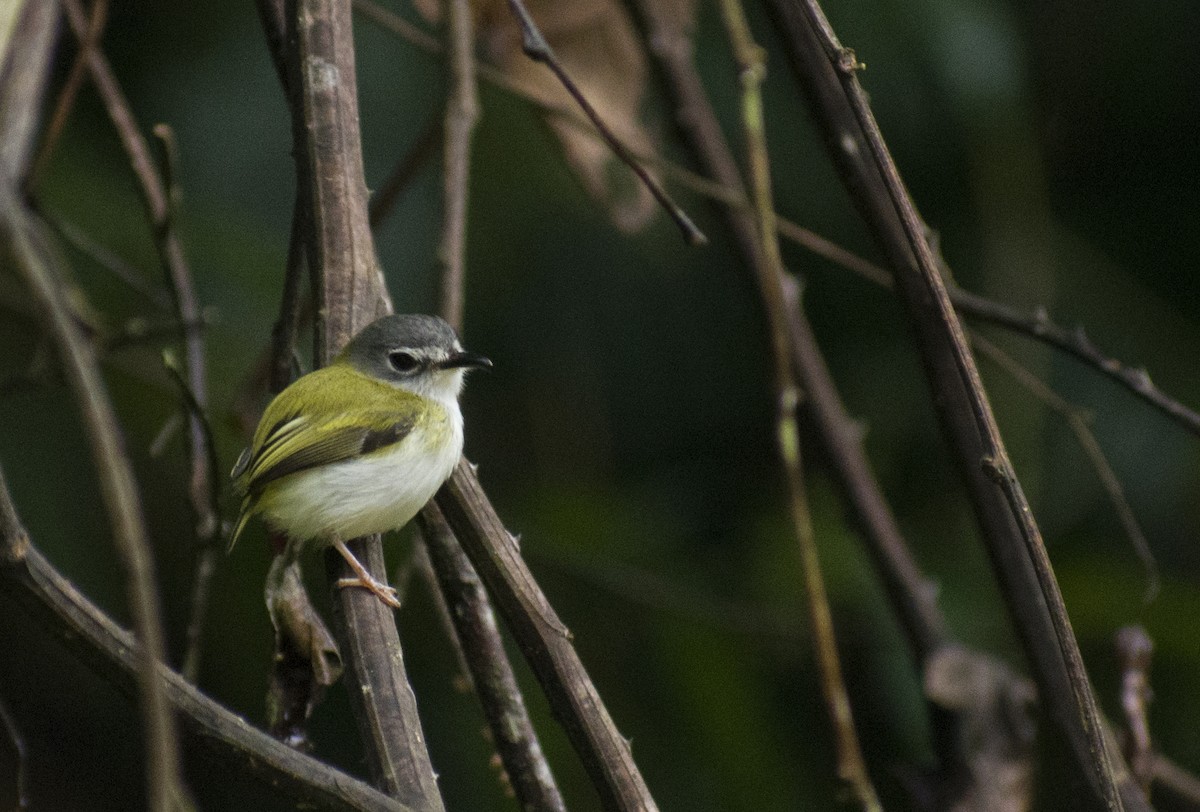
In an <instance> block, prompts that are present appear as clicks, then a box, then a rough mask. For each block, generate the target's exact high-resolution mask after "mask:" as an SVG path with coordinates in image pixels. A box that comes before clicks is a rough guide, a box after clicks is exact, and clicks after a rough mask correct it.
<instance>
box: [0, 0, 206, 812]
mask: <svg viewBox="0 0 1200 812" xmlns="http://www.w3.org/2000/svg"><path fill="white" fill-rule="evenodd" d="M57 18H58V9H57V8H56V7H55V6H54V5H53V4H50V3H39V2H36V1H34V2H28V3H27V4H26V6H25V9H24V12H23V13H22V16H21V19H20V21H19V23H18V25H19V26H22V29H21V30H20V31H19V32H18V35H17V36H16V37H15V38H14V48H13V50H12V51H10V53H9V54H8V55H7V56H8V58H9V60H10V61H9V63H8V69H7V70H5V71H3V72H2V75H3V76H4V80H5V84H4V87H2V88H0V119H2V120H0V144H4V145H5V150H4V153H3V155H2V158H3V160H2V161H0V243H2V244H3V245H5V246H7V248H8V250H9V251H10V253H11V256H12V257H13V259H14V260H15V262H16V265H17V267H18V269H19V273H20V274H21V275H22V276H23V278H24V280H25V282H26V284H27V286H28V288H29V292H30V294H31V295H32V298H33V299H34V301H35V303H36V307H37V309H38V311H39V315H40V316H41V319H42V321H43V323H44V324H45V327H46V330H47V332H48V333H49V335H50V336H51V338H52V340H53V343H54V345H55V346H56V348H57V350H58V354H59V358H60V361H61V363H62V365H63V367H64V372H65V374H66V378H67V380H68V383H69V384H70V386H71V389H72V390H73V393H74V397H75V400H76V402H77V403H78V406H79V408H80V411H81V412H82V415H83V419H84V425H85V427H86V431H87V435H88V443H89V446H90V449H91V453H92V458H93V462H94V464H95V467H96V471H97V475H98V478H99V482H100V490H101V496H102V498H103V500H104V505H105V508H106V511H107V513H108V517H109V522H110V525H111V529H112V534H113V539H114V541H115V543H116V546H117V551H118V553H119V555H120V558H121V563H122V566H123V569H124V570H125V578H126V588H127V590H128V600H129V604H130V612H131V614H132V616H133V618H134V625H135V628H136V629H137V633H138V638H139V640H140V641H141V643H142V645H141V646H140V647H139V649H138V650H139V652H140V654H139V674H140V682H141V700H142V718H143V724H144V725H145V728H144V729H145V735H146V739H147V742H146V752H147V757H146V758H147V770H146V781H147V804H148V805H149V807H150V808H151V809H153V810H165V809H171V808H180V807H187V806H189V805H190V802H189V801H188V799H187V793H186V790H185V789H184V787H183V781H182V775H181V771H180V767H179V743H178V739H177V736H176V731H175V722H174V719H173V718H172V714H171V711H170V708H169V707H168V704H167V701H166V698H165V695H164V689H163V686H162V684H161V682H160V680H159V679H158V671H157V668H158V663H160V662H163V660H164V643H163V630H162V620H161V614H160V610H159V600H158V594H157V592H156V591H155V577H154V560H153V557H152V555H151V552H150V544H149V540H148V539H147V536H146V529H145V525H144V523H143V521H142V515H141V506H140V503H139V498H138V492H137V484H136V482H135V480H134V477H133V470H132V467H131V465H130V462H129V459H128V457H126V455H125V449H124V444H123V440H122V438H121V431H120V426H119V424H118V423H117V419H116V415H115V414H114V413H113V409H112V404H111V403H110V402H109V400H108V396H107V393H106V392H105V389H104V382H103V379H102V377H101V375H100V368H99V364H98V362H97V360H96V357H95V355H94V353H93V352H92V348H91V346H90V344H89V343H88V341H87V339H86V338H85V337H84V336H83V335H81V334H80V330H79V327H78V325H77V324H76V322H75V320H74V318H73V316H72V314H71V310H70V307H69V305H68V303H67V302H66V300H65V294H64V278H63V276H64V275H63V272H62V271H61V268H62V264H63V263H62V260H61V257H60V256H59V255H58V254H57V253H56V252H55V249H54V248H53V246H52V244H51V242H50V235H49V234H48V233H47V230H46V229H45V227H44V225H43V224H41V223H40V222H39V221H37V220H36V218H35V217H34V216H33V215H32V213H31V212H30V211H29V210H28V209H27V208H25V207H24V206H23V205H22V203H21V202H20V185H21V178H20V173H21V172H22V171H24V168H25V165H26V164H25V157H26V155H27V154H28V151H29V149H30V145H31V143H32V133H33V126H32V125H33V122H35V121H36V116H37V110H38V109H39V106H40V101H41V95H42V91H43V89H44V86H45V84H44V83H45V77H46V70H47V68H48V67H49V57H50V46H51V44H52V42H53V33H54V29H55V24H56V22H57ZM82 27H83V21H82V18H81V28H82ZM93 59H94V57H93Z"/></svg>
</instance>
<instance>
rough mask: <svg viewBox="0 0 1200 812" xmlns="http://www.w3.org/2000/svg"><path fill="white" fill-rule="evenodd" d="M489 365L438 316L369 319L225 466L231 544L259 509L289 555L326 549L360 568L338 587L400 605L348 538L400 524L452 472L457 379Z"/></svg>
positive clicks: (459, 432)
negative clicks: (233, 517) (234, 502)
mask: <svg viewBox="0 0 1200 812" xmlns="http://www.w3.org/2000/svg"><path fill="white" fill-rule="evenodd" d="M491 365H492V362H491V361H489V360H488V359H487V358H484V357H483V356H482V355H476V354H475V353H470V352H466V351H464V350H463V348H462V345H461V344H460V343H459V340H458V336H456V335H455V333H454V330H453V329H452V328H451V327H450V325H449V324H447V323H446V322H444V321H442V320H441V319H439V318H437V317H435V316H422V315H397V316H384V317H383V318H381V319H379V320H378V321H375V322H372V323H371V324H369V325H367V326H366V327H364V328H363V329H362V331H361V332H360V333H359V334H358V335H356V336H355V337H354V338H353V339H352V340H351V341H350V343H349V344H347V345H346V348H345V349H344V350H343V351H342V353H341V354H340V355H338V357H337V358H336V359H334V361H333V363H331V364H330V365H329V366H327V367H324V368H322V369H318V370H315V371H313V372H310V373H308V374H307V375H304V376H302V377H300V378H298V379H296V381H294V382H293V383H292V384H291V385H290V386H288V387H287V388H286V389H284V390H283V391H282V392H280V393H279V394H278V395H276V396H275V399H274V400H272V401H271V403H270V404H269V405H268V406H267V409H266V411H265V412H264V413H263V416H262V419H261V420H260V421H259V423H258V428H257V429H256V430H255V432H254V439H253V441H252V442H251V443H250V446H249V447H248V448H246V450H245V451H243V452H242V455H241V456H240V457H239V458H238V461H237V464H236V465H234V467H233V472H232V473H231V474H230V476H231V477H232V478H233V481H234V488H235V489H236V490H237V491H238V493H240V494H241V496H242V507H241V512H240V513H239V515H238V519H237V524H236V525H235V526H234V531H233V537H232V538H231V539H230V541H229V549H230V550H232V549H233V545H234V544H235V543H236V542H237V539H238V536H240V535H241V533H242V530H244V529H245V527H246V523H247V522H248V521H249V520H250V517H251V516H253V515H255V514H258V515H260V516H262V518H263V519H264V521H265V522H266V523H267V525H268V526H269V527H270V528H271V529H273V530H275V531H277V532H280V533H284V534H286V535H287V538H288V541H287V546H286V548H285V550H284V553H283V560H284V561H285V562H286V563H290V562H291V561H293V560H294V559H295V558H296V557H298V556H299V554H300V553H301V552H302V551H303V550H305V549H314V548H321V547H327V546H330V545H332V546H333V547H334V548H335V549H336V550H337V551H338V552H339V553H341V554H342V556H343V557H344V558H345V559H346V561H347V562H348V563H349V564H350V566H351V568H352V569H353V570H354V573H355V576H356V577H354V578H343V579H342V580H340V581H339V582H338V586H342V587H346V586H357V587H363V588H365V589H369V590H370V591H371V592H373V593H375V594H376V595H377V596H378V597H379V599H380V600H382V601H383V602H384V603H386V604H388V605H389V606H393V607H399V605H400V602H399V600H398V599H397V598H396V590H394V589H393V588H392V587H390V586H388V585H387V584H386V583H381V582H380V581H378V580H376V579H375V578H373V577H372V576H371V574H370V573H369V572H367V570H366V568H365V567H363V565H362V564H361V563H360V562H359V561H358V559H356V558H355V557H354V554H353V553H351V552H350V550H349V549H347V547H346V545H345V541H346V540H347V539H353V538H358V537H359V536H367V535H371V534H374V533H383V532H385V531H387V530H393V529H396V528H399V527H402V526H404V525H405V524H407V523H408V521H409V520H410V519H412V517H413V516H415V515H416V514H417V511H419V510H420V509H421V508H422V507H424V506H425V503H426V502H428V501H429V500H430V498H432V497H433V494H434V493H435V492H436V491H437V489H438V488H439V487H441V485H442V483H443V482H445V481H446V479H447V478H449V476H450V473H451V472H452V471H453V470H454V466H455V465H457V464H458V459H459V457H460V456H461V455H462V448H463V418H462V412H461V411H460V410H459V407H458V395H459V392H461V391H462V386H463V376H464V375H465V373H466V371H467V370H468V369H471V368H477V367H490V366H491ZM273 570H274V567H273Z"/></svg>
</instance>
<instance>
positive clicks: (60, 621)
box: [0, 472, 409, 812]
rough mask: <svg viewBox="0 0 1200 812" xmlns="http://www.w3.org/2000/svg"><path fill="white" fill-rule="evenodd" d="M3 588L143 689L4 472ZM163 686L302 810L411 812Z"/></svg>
mask: <svg viewBox="0 0 1200 812" xmlns="http://www.w3.org/2000/svg"><path fill="white" fill-rule="evenodd" d="M0 591H3V592H5V593H6V594H7V595H9V596H11V597H12V598H13V600H14V601H15V602H16V603H17V604H18V605H19V606H20V607H21V608H22V609H23V610H24V612H26V613H27V614H28V617H29V620H30V621H31V622H32V623H33V624H35V625H36V626H37V627H39V628H42V629H45V630H46V632H47V633H48V635H49V636H50V637H51V638H52V639H54V640H55V641H57V643H58V644H60V645H62V646H63V647H64V648H65V649H66V650H67V651H68V652H70V653H71V654H72V655H74V656H75V657H76V658H78V659H79V660H80V661H81V662H82V663H84V664H86V665H87V666H88V667H89V668H91V669H92V670H93V671H95V672H96V673H97V674H98V675H100V676H101V677H102V678H104V679H105V680H107V681H108V682H110V683H111V684H112V685H114V686H115V687H116V688H118V689H119V690H121V691H122V692H123V693H125V694H127V695H130V696H133V695H136V694H137V692H138V681H139V678H140V676H139V672H140V668H141V665H140V662H141V654H140V648H141V647H140V646H139V645H138V644H137V641H136V640H134V638H133V636H132V635H130V634H129V633H128V632H127V631H125V630H124V629H121V628H120V627H118V626H117V625H116V624H115V623H113V622H112V620H110V619H109V618H108V617H107V616H106V615H105V614H104V613H103V612H101V611H100V610H99V609H97V608H96V607H95V606H93V605H92V604H91V603H90V602H88V600H87V599H86V598H84V597H83V596H82V595H81V594H80V593H79V591H78V590H77V589H75V588H74V587H73V586H72V585H71V584H70V582H68V581H67V580H66V579H65V578H64V577H63V576H62V575H61V574H60V573H59V572H58V571H57V570H55V569H54V567H52V566H51V565H50V564H49V563H48V562H47V561H46V559H45V558H43V557H42V556H41V554H40V553H38V551H37V550H36V549H34V548H33V547H32V545H31V543H30V540H29V537H28V536H27V535H26V533H25V531H24V529H23V528H22V526H21V523H20V519H19V518H18V517H17V514H16V510H15V508H14V507H13V504H12V500H11V498H10V496H9V493H8V489H7V487H6V486H5V484H4V477H3V472H0ZM158 674H159V682H160V683H161V684H162V686H163V689H164V691H165V695H166V699H167V701H168V702H169V703H170V705H171V707H172V708H174V709H175V711H176V712H178V713H179V716H180V720H181V721H182V723H183V726H184V728H185V730H186V731H187V732H188V734H189V736H190V737H191V738H192V740H194V741H195V742H196V743H197V744H199V745H200V746H202V747H204V748H205V749H206V750H207V751H208V752H209V753H211V754H212V755H213V757H214V758H215V759H216V760H217V761H219V762H220V763H221V764H223V765H226V766H227V768H228V769H230V770H232V771H234V772H236V773H239V774H242V775H245V776H247V777H248V778H251V779H253V780H256V781H259V782H260V783H262V784H263V785H265V786H268V787H270V788H272V790H274V791H277V792H280V793H282V794H283V795H284V796H286V797H288V798H291V799H293V800H294V801H295V802H296V806H297V808H320V809H328V810H338V811H339V812H351V811H352V810H378V812H408V810H409V807H406V806H404V805H403V804H401V803H399V802H398V801H395V800H393V799H391V798H388V797H387V796H386V795H384V794H382V793H380V792H379V791H378V790H376V789H374V788H372V787H371V786H369V785H368V784H366V783H364V782H362V781H359V780H358V779H356V778H354V777H353V776H350V775H347V774H346V773H344V772H342V771H340V770H337V769H334V768H333V767H330V766H328V765H327V764H323V763H321V762H320V761H317V760H316V759H314V758H312V757H311V756H307V755H304V754H303V753H300V752H297V751H296V750H293V749H292V748H290V747H287V746H286V745H283V744H281V743H279V742H277V741H275V740H274V739H272V738H271V737H270V736H268V735H266V734H265V733H263V732H262V731H260V730H258V729H256V728H254V727H252V726H251V725H249V724H248V723H247V722H246V721H245V720H244V719H242V718H241V717H240V716H236V715H235V714H233V713H230V712H229V711H228V710H226V709H225V708H224V707H222V706H221V705H218V704H217V703H216V702H213V701H212V700H211V699H209V698H208V697H206V696H205V695H204V694H203V693H201V692H200V691H198V690H197V689H196V688H195V687H193V686H192V685H191V684H190V683H189V682H188V681H187V680H185V679H183V677H181V676H180V675H179V674H176V673H175V672H173V671H171V670H170V669H168V668H166V667H165V666H161V665H160V666H159V668H158Z"/></svg>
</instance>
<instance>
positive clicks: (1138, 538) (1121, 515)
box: [971, 333, 1162, 603]
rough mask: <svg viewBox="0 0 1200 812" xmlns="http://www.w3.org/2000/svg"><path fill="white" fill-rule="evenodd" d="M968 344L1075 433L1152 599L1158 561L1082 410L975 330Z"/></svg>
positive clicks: (1155, 591) (1145, 597) (1156, 586)
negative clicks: (1133, 553)
mask: <svg viewBox="0 0 1200 812" xmlns="http://www.w3.org/2000/svg"><path fill="white" fill-rule="evenodd" d="M971 344H972V345H974V346H975V347H976V348H978V349H979V351H980V352H982V353H983V354H984V355H986V356H987V357H988V358H990V359H991V360H992V361H993V362H994V363H995V364H996V365H997V366H999V367H1000V368H1001V369H1003V370H1004V371H1005V372H1007V373H1008V374H1009V375H1010V376H1012V378H1013V379H1014V380H1016V381H1017V383H1019V384H1021V386H1023V387H1025V389H1027V390H1028V391H1029V392H1031V393H1032V394H1033V396H1034V397H1036V398H1037V399H1038V400H1040V401H1042V403H1044V404H1046V406H1047V407H1049V408H1050V409H1051V410H1053V411H1055V412H1057V413H1058V414H1059V415H1061V416H1062V418H1063V419H1064V420H1065V421H1067V426H1068V427H1069V428H1070V429H1071V433H1073V434H1074V435H1075V439H1076V441H1077V442H1078V443H1079V446H1080V448H1082V449H1083V453H1084V454H1086V455H1087V458H1088V459H1089V460H1090V461H1091V463H1092V469H1093V470H1094V471H1095V472H1096V476H1097V477H1099V478H1100V484H1101V486H1102V487H1103V488H1104V492H1105V493H1106V494H1107V495H1108V501H1109V502H1110V503H1112V506H1113V510H1115V511H1116V512H1117V519H1118V520H1119V521H1120V522H1121V526H1122V528H1124V530H1125V535H1126V536H1128V538H1129V542H1130V544H1132V545H1133V550H1134V552H1135V553H1136V554H1137V557H1138V559H1139V560H1140V561H1141V562H1142V568H1143V569H1144V570H1145V571H1146V591H1145V594H1144V595H1143V597H1142V600H1144V601H1145V602H1146V603H1150V602H1151V601H1153V600H1154V598H1155V597H1156V596H1157V595H1158V590H1159V588H1160V587H1161V586H1162V583H1161V578H1160V576H1159V571H1158V562H1157V561H1156V560H1155V558H1154V551H1153V550H1151V549H1150V542H1149V541H1147V540H1146V534H1145V533H1143V532H1142V527H1141V524H1139V523H1138V520H1137V517H1136V516H1134V515H1133V508H1132V507H1130V506H1129V500H1128V499H1127V498H1126V497H1125V488H1124V487H1122V485H1121V480H1120V478H1119V477H1117V472H1116V471H1114V470H1113V467H1112V465H1111V464H1110V463H1109V461H1108V457H1107V456H1106V455H1105V453H1104V449H1103V448H1101V447H1100V443H1099V442H1098V441H1097V440H1096V435H1095V434H1094V433H1093V432H1092V429H1091V427H1090V426H1089V425H1088V419H1087V415H1086V414H1085V413H1084V412H1083V410H1082V409H1080V408H1079V407H1078V406H1076V405H1075V404H1073V403H1071V402H1069V401H1068V400H1067V399H1066V398H1064V397H1062V396H1061V395H1059V394H1058V393H1057V392H1055V391H1054V390H1053V389H1051V388H1050V387H1049V386H1047V385H1046V384H1045V383H1044V382H1043V381H1042V380H1041V379H1040V378H1038V377H1037V376H1036V375H1034V374H1033V373H1032V372H1030V371H1029V370H1028V369H1026V368H1025V367H1023V366H1021V365H1020V364H1019V363H1017V361H1016V359H1014V358H1013V357H1012V356H1010V355H1009V354H1008V353H1006V352H1004V351H1003V350H1001V349H1000V348H999V347H997V346H996V345H995V344H993V343H992V342H990V341H988V340H987V339H986V338H984V337H983V336H981V335H979V334H978V333H972V334H971Z"/></svg>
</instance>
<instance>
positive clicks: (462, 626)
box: [421, 504, 566, 812]
mask: <svg viewBox="0 0 1200 812" xmlns="http://www.w3.org/2000/svg"><path fill="white" fill-rule="evenodd" d="M421 528H422V531H423V532H422V536H423V537H424V540H425V546H426V548H427V549H428V551H429V560H430V562H431V563H432V565H433V569H434V572H435V573H436V575H437V582H438V585H439V586H440V587H441V594H443V595H444V596H445V599H446V602H447V603H448V604H449V609H450V612H449V616H450V619H451V620H452V622H453V624H454V626H453V630H454V632H455V635H456V637H457V639H458V640H459V642H460V649H461V651H462V652H463V656H464V659H465V661H466V664H467V667H468V669H469V673H470V676H471V681H472V684H473V687H474V689H475V694H476V695H477V696H478V697H479V701H480V703H481V704H482V705H483V711H484V715H485V716H486V717H487V720H488V725H489V727H490V729H491V732H492V741H493V742H494V744H495V746H496V751H497V752H498V753H499V755H500V760H501V762H502V763H503V764H504V770H505V772H506V773H507V775H508V780H509V782H510V783H511V785H512V788H513V792H514V793H515V794H516V796H517V801H518V802H519V803H520V805H521V809H523V810H529V812H564V811H565V809H566V805H565V804H564V803H563V799H562V795H561V794H560V793H559V791H558V786H557V784H556V783H555V781H554V775H553V773H551V771H550V765H549V763H547V761H546V757H545V755H543V753H542V747H541V744H540V743H539V742H538V738H537V733H536V732H535V731H534V728H533V722H532V721H531V720H530V718H529V712H528V711H527V710H526V708H525V700H524V698H523V697H522V696H521V689H520V687H519V686H518V685H517V678H516V675H515V674H514V673H513V670H512V666H511V665H510V664H509V662H508V655H507V654H506V653H505V651H504V642H503V640H502V639H501V637H500V629H499V627H498V626H497V625H496V615H495V612H494V611H493V610H492V605H491V601H489V600H488V596H487V592H486V591H485V590H484V588H483V583H482V582H481V581H480V580H479V575H478V574H477V573H476V572H475V568H474V567H473V566H471V561H470V559H469V558H468V557H467V555H466V553H464V552H463V549H462V547H461V546H460V545H459V543H458V540H457V539H456V538H455V537H454V533H453V532H451V530H450V527H449V525H447V524H446V518H445V516H443V515H442V512H441V510H440V509H439V508H438V507H437V505H436V504H433V505H429V506H428V507H426V508H425V509H424V510H423V511H422V513H421Z"/></svg>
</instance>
